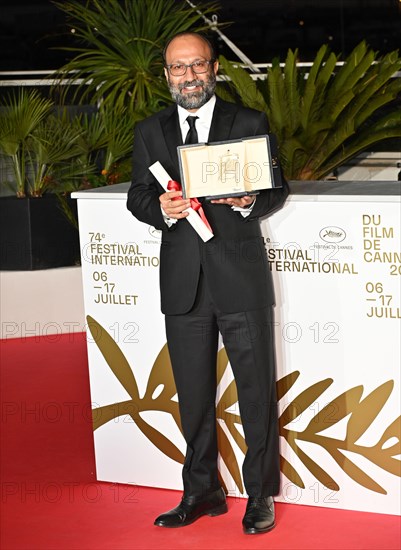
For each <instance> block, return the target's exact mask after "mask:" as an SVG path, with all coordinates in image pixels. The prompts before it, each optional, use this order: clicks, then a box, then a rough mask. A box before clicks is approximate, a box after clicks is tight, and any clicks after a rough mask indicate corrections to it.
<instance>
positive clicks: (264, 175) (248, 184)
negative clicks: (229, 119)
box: [177, 134, 282, 200]
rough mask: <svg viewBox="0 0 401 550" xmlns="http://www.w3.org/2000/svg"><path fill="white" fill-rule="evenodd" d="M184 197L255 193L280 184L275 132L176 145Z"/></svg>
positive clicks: (224, 196)
mask: <svg viewBox="0 0 401 550" xmlns="http://www.w3.org/2000/svg"><path fill="white" fill-rule="evenodd" d="M177 150H178V160H179V164H180V172H181V185H182V192H183V197H184V198H194V197H205V198H206V199H209V200H210V199H218V198H226V197H238V196H244V195H256V194H257V193H259V191H261V190H262V189H272V188H275V187H281V186H282V181H281V171H280V166H279V163H278V155H277V142H276V139H275V137H274V136H273V135H272V134H269V135H267V134H266V135H263V136H254V137H246V138H242V139H239V140H230V141H219V142H213V143H196V144H193V145H180V146H179V147H177Z"/></svg>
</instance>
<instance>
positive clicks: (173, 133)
mask: <svg viewBox="0 0 401 550" xmlns="http://www.w3.org/2000/svg"><path fill="white" fill-rule="evenodd" d="M160 124H161V127H162V132H163V135H164V139H165V142H166V146H167V149H168V151H169V153H170V158H171V159H172V161H173V163H174V166H175V167H176V171H177V173H179V169H178V154H177V147H178V145H182V135H181V130H180V125H179V122H178V114H177V106H176V105H173V106H172V107H171V109H168V111H167V112H166V116H165V117H163V119H161V120H160Z"/></svg>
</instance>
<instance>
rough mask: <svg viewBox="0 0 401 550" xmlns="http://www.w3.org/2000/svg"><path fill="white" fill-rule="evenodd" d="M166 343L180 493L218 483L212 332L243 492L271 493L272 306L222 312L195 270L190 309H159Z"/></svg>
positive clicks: (275, 460)
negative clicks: (236, 427)
mask: <svg viewBox="0 0 401 550" xmlns="http://www.w3.org/2000/svg"><path fill="white" fill-rule="evenodd" d="M165 322H166V332H167V343H168V347H169V352H170V358H171V362H172V367H173V373H174V379H175V383H176V386H177V392H178V400H179V407H180V414H181V422H182V427H183V432H184V437H185V441H186V443H187V453H186V459H185V463H184V467H183V482H184V494H185V495H202V494H205V493H206V492H212V491H214V490H216V489H218V488H219V487H220V482H219V479H218V469H217V456H218V449H217V434H216V407H215V400H216V360H217V347H218V335H219V332H220V333H221V335H222V338H223V343H224V346H225V348H226V351H227V355H228V358H229V361H230V364H231V367H232V370H233V373H234V378H235V381H236V385H237V390H238V400H239V407H240V414H241V420H242V425H243V429H244V434H245V440H246V443H247V446H248V450H247V453H246V456H245V460H244V463H243V477H244V484H245V489H246V491H247V493H248V495H249V496H272V495H276V494H277V493H278V492H279V485H280V466H279V448H278V447H279V445H278V439H279V436H278V419H277V399H276V380H275V352H274V331H273V328H274V325H273V308H272V307H268V308H261V309H258V310H254V311H245V312H240V313H230V314H225V313H222V312H221V311H219V310H218V309H217V308H216V306H215V305H214V304H213V302H212V300H211V297H210V294H209V291H208V286H207V282H206V280H205V277H204V275H203V274H201V277H200V281H199V288H198V293H197V298H196V301H195V304H194V306H193V308H192V310H191V311H190V312H189V313H186V314H184V315H166V317H165Z"/></svg>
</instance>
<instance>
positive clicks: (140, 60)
mask: <svg viewBox="0 0 401 550" xmlns="http://www.w3.org/2000/svg"><path fill="white" fill-rule="evenodd" d="M55 3H56V5H57V6H58V7H59V8H60V9H61V10H62V11H63V12H65V13H66V14H67V15H68V16H69V19H70V24H71V27H72V29H74V37H76V38H77V39H78V40H79V44H78V45H77V46H72V47H65V48H63V49H64V50H67V51H70V52H72V53H74V54H75V57H73V59H72V60H71V61H70V62H68V63H67V64H66V65H65V66H64V67H62V69H61V70H60V71H59V72H58V74H57V76H58V77H61V78H62V79H64V80H66V79H67V80H68V83H69V85H70V86H69V87H71V86H74V87H75V88H76V93H79V94H80V95H81V99H82V100H87V99H88V98H89V101H90V102H97V103H100V102H101V103H103V104H111V105H113V106H114V107H116V108H118V109H122V108H123V107H126V108H128V110H129V112H131V113H136V116H142V117H143V116H146V115H148V114H149V113H151V112H154V111H156V110H158V109H159V108H160V105H161V104H163V103H166V102H170V101H171V97H170V94H169V92H168V89H167V86H166V82H165V79H164V76H163V70H162V67H163V65H162V57H161V53H162V48H163V46H164V44H165V42H166V41H167V39H168V38H169V37H170V36H172V35H173V34H175V33H177V32H180V31H185V30H188V29H190V28H194V27H195V26H196V27H197V29H198V30H199V29H201V28H202V27H201V25H200V19H201V15H200V13H199V12H198V11H197V10H196V9H194V8H191V7H190V6H189V5H188V4H186V3H185V2H177V1H175V0H136V1H132V0H124V1H123V2H119V1H118V0H108V1H107V2H103V1H101V0H92V1H90V2H86V3H84V4H83V3H82V2H78V1H77V0H69V1H66V2H55ZM198 9H199V7H198ZM201 9H202V12H203V13H204V14H208V13H211V12H212V11H213V10H215V9H216V5H213V4H206V5H205V4H204V5H202V6H201Z"/></svg>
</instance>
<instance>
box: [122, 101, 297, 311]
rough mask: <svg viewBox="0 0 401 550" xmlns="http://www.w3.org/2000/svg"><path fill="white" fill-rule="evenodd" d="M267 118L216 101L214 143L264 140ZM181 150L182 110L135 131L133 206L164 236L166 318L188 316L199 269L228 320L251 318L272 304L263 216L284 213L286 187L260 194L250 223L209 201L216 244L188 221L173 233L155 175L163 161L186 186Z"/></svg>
mask: <svg viewBox="0 0 401 550" xmlns="http://www.w3.org/2000/svg"><path fill="white" fill-rule="evenodd" d="M267 132H268V122H267V118H266V115H265V114H264V113H261V112H259V111H255V110H253V109H247V108H245V107H241V106H238V105H235V104H232V103H227V102H226V101H223V100H221V99H219V98H217V101H216V105H215V109H214V113H213V119H212V124H211V128H210V133H209V140H208V141H209V142H213V141H222V140H228V139H239V138H242V137H247V136H255V135H261V134H266V133H267ZM178 145H182V137H181V131H180V128H179V122H178V114H177V106H176V105H172V106H170V107H168V108H167V109H164V110H163V111H160V112H159V113H156V114H155V115H153V116H151V117H149V118H147V119H146V120H143V121H141V122H139V123H138V124H137V126H136V128H135V138H134V149H133V177H132V184H131V187H130V189H129V191H128V200H127V207H128V209H129V210H130V211H131V212H132V214H133V215H134V216H135V217H136V218H138V219H139V220H140V221H142V222H145V223H147V224H149V225H152V226H154V227H156V228H157V229H161V230H162V244H161V251H160V290H161V308H162V312H163V313H165V314H168V315H176V314H182V313H186V312H188V311H189V310H190V309H191V307H192V305H193V303H194V300H195V296H196V291H197V285H198V280H199V273H200V270H201V266H202V269H203V272H204V274H205V277H206V279H207V282H208V286H209V289H210V292H211V295H212V298H213V300H214V303H215V304H216V305H217V307H218V308H219V309H220V310H221V311H222V312H224V313H234V312H239V311H250V310H253V309H258V308H262V307H265V306H267V305H269V304H273V303H274V292H273V285H272V278H271V274H270V270H269V269H268V266H267V260H266V253H265V248H264V243H263V239H262V236H261V232H260V226H259V221H258V219H259V217H261V216H265V215H267V214H271V213H272V212H274V211H275V210H277V209H278V208H280V207H281V206H282V204H283V203H284V201H285V199H286V197H287V195H288V186H287V184H286V183H284V187H283V188H281V189H272V190H266V191H262V192H261V193H260V194H259V195H258V196H257V199H256V203H255V205H254V207H253V209H252V212H251V214H250V215H249V216H248V217H247V218H244V217H243V216H242V215H241V214H240V213H239V212H234V211H233V210H232V209H231V207H230V206H227V205H218V204H210V203H208V202H204V204H203V208H204V211H205V214H206V216H207V219H208V221H209V223H210V225H211V226H212V229H213V233H214V237H213V238H212V239H211V240H210V241H208V242H207V243H204V242H203V241H202V240H201V239H200V238H199V237H198V235H197V233H196V232H195V230H194V229H193V228H192V227H191V225H190V224H189V223H188V221H187V220H185V219H182V220H179V221H178V222H177V223H176V224H174V225H173V226H172V227H171V228H169V227H168V226H167V224H166V223H165V222H164V219H163V216H162V213H161V209H160V202H159V195H160V194H161V193H164V190H163V188H162V187H161V186H160V185H159V183H158V182H157V181H156V179H155V178H154V177H153V175H152V174H151V172H150V171H149V169H148V168H149V166H150V165H151V164H153V163H154V162H156V161H160V163H161V164H162V166H163V167H164V168H165V169H166V171H167V172H168V173H169V175H170V176H171V177H172V178H173V179H175V180H176V181H180V173H179V166H178V156H177V146H178Z"/></svg>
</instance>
